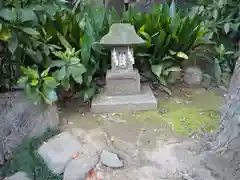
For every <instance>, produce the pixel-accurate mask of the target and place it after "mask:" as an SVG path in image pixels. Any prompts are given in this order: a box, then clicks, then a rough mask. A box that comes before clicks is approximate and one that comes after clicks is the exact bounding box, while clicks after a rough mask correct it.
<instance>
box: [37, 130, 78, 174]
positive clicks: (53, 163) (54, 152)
mask: <svg viewBox="0 0 240 180" xmlns="http://www.w3.org/2000/svg"><path fill="white" fill-rule="evenodd" d="M81 148H82V146H81V144H80V143H79V142H78V141H77V139H76V138H75V137H74V136H72V135H71V134H70V133H69V132H63V133H61V134H59V135H57V136H55V137H53V138H52V139H50V140H49V141H48V142H46V143H44V144H42V146H41V147H40V148H39V149H38V153H39V154H40V155H41V157H42V158H43V159H44V161H45V163H46V164H47V166H48V168H49V169H50V170H51V171H52V172H53V173H56V174H61V173H63V172H64V169H65V167H66V165H67V164H68V163H69V162H70V161H71V160H72V158H73V156H74V155H75V154H78V153H80V152H81Z"/></svg>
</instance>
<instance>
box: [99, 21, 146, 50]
mask: <svg viewBox="0 0 240 180" xmlns="http://www.w3.org/2000/svg"><path fill="white" fill-rule="evenodd" d="M100 44H102V45H107V46H130V45H137V44H145V41H144V40H143V39H142V38H141V37H140V36H138V35H137V33H136V31H135V29H134V26H132V25H131V24H128V23H115V24H112V26H111V27H110V29H109V33H108V34H106V35H105V36H103V37H102V39H101V41H100Z"/></svg>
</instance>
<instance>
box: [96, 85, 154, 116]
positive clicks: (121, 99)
mask: <svg viewBox="0 0 240 180" xmlns="http://www.w3.org/2000/svg"><path fill="white" fill-rule="evenodd" d="M156 109H157V100H156V98H155V96H154V95H153V93H152V91H151V89H150V87H149V86H148V85H143V86H142V92H141V93H139V94H133V95H119V96H108V95H107V94H106V92H103V93H102V94H100V95H99V96H97V97H96V98H95V99H93V101H92V107H91V111H92V112H93V113H113V112H136V111H144V110H156Z"/></svg>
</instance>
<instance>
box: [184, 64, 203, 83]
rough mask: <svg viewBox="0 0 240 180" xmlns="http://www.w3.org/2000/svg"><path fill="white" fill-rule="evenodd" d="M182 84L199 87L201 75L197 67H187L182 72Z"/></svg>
mask: <svg viewBox="0 0 240 180" xmlns="http://www.w3.org/2000/svg"><path fill="white" fill-rule="evenodd" d="M183 79H184V83H185V84H188V85H199V84H200V83H201V82H202V79H203V73H202V71H201V69H199V68H198V67H188V68H186V69H185V70H184V77H183Z"/></svg>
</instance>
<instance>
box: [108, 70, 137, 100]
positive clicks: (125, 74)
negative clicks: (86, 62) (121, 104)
mask: <svg viewBox="0 0 240 180" xmlns="http://www.w3.org/2000/svg"><path fill="white" fill-rule="evenodd" d="M106 92H107V94H108V95H113V96H114V95H131V94H134V93H140V92H141V85H140V75H139V73H138V70H137V69H134V70H133V71H131V70H130V71H129V70H126V71H125V70H116V71H112V70H109V71H108V72H107V76H106Z"/></svg>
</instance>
